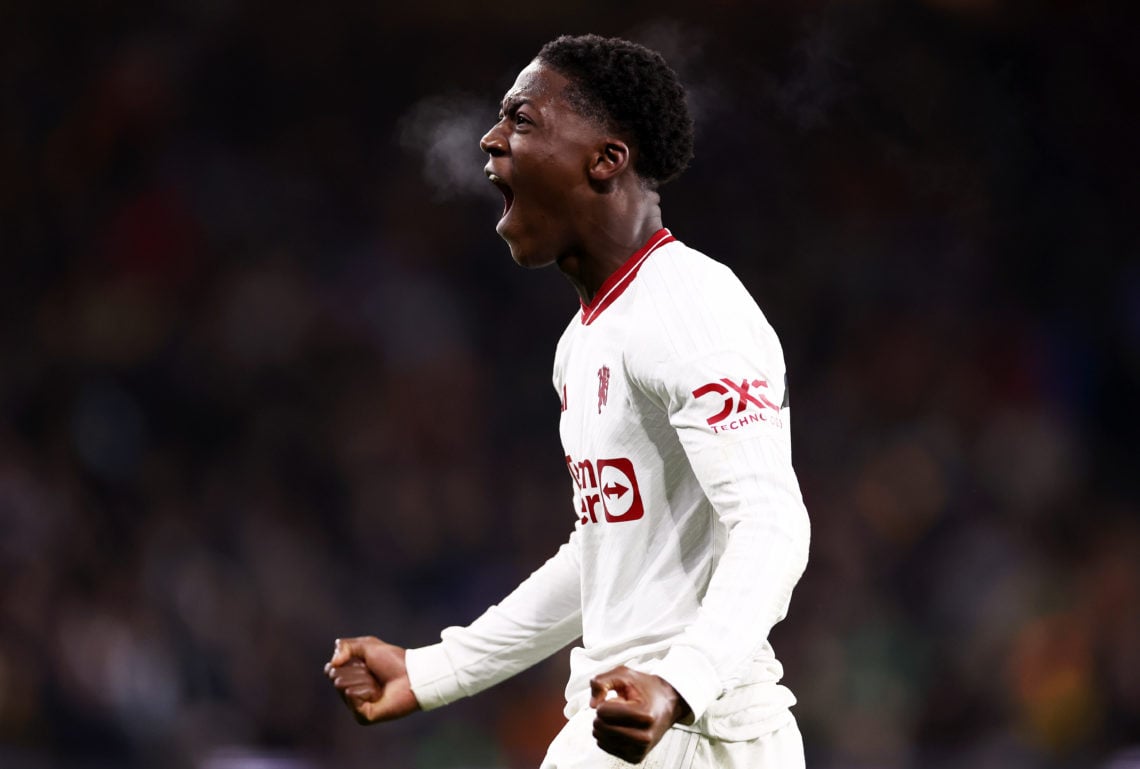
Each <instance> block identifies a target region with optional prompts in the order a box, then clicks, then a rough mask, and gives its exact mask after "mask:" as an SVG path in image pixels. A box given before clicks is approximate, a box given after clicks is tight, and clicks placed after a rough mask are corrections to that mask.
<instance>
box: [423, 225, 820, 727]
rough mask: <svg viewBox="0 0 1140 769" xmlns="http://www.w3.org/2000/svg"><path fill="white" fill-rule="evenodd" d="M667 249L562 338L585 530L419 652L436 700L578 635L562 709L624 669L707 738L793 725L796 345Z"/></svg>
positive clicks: (559, 379)
mask: <svg viewBox="0 0 1140 769" xmlns="http://www.w3.org/2000/svg"><path fill="white" fill-rule="evenodd" d="M662 233H665V235H668V233H667V232H666V231H662ZM659 234H660V233H659ZM651 242H652V241H651ZM657 243H658V247H656V248H655V249H654V250H652V252H651V253H648V255H646V254H645V253H639V254H638V255H635V257H634V258H633V259H631V260H630V263H627V265H626V267H625V268H623V269H622V270H619V274H617V275H615V276H614V277H613V278H611V280H610V281H607V284H606V286H603V290H602V291H599V298H600V299H601V298H604V299H605V301H604V302H599V301H595V303H594V304H593V305H592V306H591V307H589V308H583V312H582V313H581V314H580V315H576V317H575V318H574V319H573V320H572V321H571V323H570V325H569V326H568V328H567V329H566V331H565V333H564V334H563V336H562V338H561V340H560V341H559V343H558V349H557V352H556V355H555V365H554V387H555V391H556V392H557V393H558V394H559V396H560V397H561V398H563V401H564V403H563V408H564V410H563V412H562V418H561V424H560V432H561V437H562V443H563V447H564V448H565V453H566V461H567V468H568V469H569V470H570V474H571V476H572V478H574V483H573V490H574V510H575V513H576V516H577V522H576V524H575V529H574V532H573V533H572V534H571V536H570V538H569V540H568V541H567V543H566V544H564V545H563V546H562V548H561V549H560V550H559V551H558V552H557V553H556V554H555V555H554V557H552V558H551V559H550V560H549V561H547V562H546V564H544V565H543V566H542V567H541V568H539V569H538V570H537V571H536V572H535V573H534V574H532V575H531V576H530V577H529V578H528V579H527V580H525V581H524V582H523V583H522V584H521V585H520V586H519V587H518V588H517V589H516V590H515V591H514V592H513V593H511V595H510V596H508V597H507V598H506V599H505V600H504V601H503V602H502V603H500V604H499V605H497V606H493V607H491V608H490V609H489V610H488V611H487V613H485V614H484V615H483V616H482V617H480V618H479V619H478V620H476V621H475V622H474V623H472V624H471V625H470V626H468V627H466V628H458V627H455V628H448V629H447V630H445V631H444V632H443V634H442V640H441V642H440V643H439V644H435V645H433V646H429V647H425V648H423V649H413V650H409V651H408V655H407V663H408V673H409V676H410V678H411V682H412V688H413V691H414V692H415V694H416V697H417V698H418V699H419V701H420V704H421V706H423V707H424V708H425V709H430V708H433V707H438V706H439V705H442V704H445V703H447V702H450V701H452V700H454V699H456V698H458V697H461V696H466V695H471V694H474V693H476V692H477V691H480V690H482V689H484V688H486V687H488V686H491V685H492V684H494V683H497V682H498V681H501V680H503V679H504V678H507V677H508V676H510V675H513V674H514V673H516V672H518V671H520V670H522V669H524V668H526V667H528V666H529V665H532V664H534V663H535V662H538V661H539V660H541V659H543V658H545V657H546V656H548V655H550V654H551V653H553V652H554V651H556V650H557V649H559V648H561V647H562V646H564V645H566V644H568V643H570V642H571V641H573V640H574V639H575V638H578V637H579V636H581V638H582V644H581V646H580V647H578V648H576V649H574V650H573V651H572V653H571V674H570V680H569V683H568V684H567V688H566V698H567V708H566V713H567V717H568V718H572V717H573V716H574V714H575V713H577V712H579V711H581V710H583V709H584V708H585V707H586V705H587V704H588V701H589V681H590V678H591V677H593V676H594V675H597V674H599V673H602V672H605V671H608V670H610V669H612V668H614V667H617V666H618V665H622V664H624V665H627V666H629V667H632V668H635V669H638V670H641V671H644V672H648V673H654V674H657V675H659V676H661V677H662V678H664V679H665V680H666V681H668V682H669V683H670V684H672V685H673V687H674V688H676V689H677V691H678V692H679V693H680V694H681V696H682V697H684V698H685V700H686V702H687V703H688V704H689V706H690V707H691V708H692V710H693V713H694V718H695V723H694V724H693V725H692V727H691V728H692V729H694V730H696V731H698V732H700V733H701V734H704V735H706V736H710V737H713V738H716V739H720V740H728V741H747V740H753V739H755V738H758V737H760V736H763V735H764V734H768V733H770V732H772V730H773V729H774V728H777V727H778V725H779V724H780V723H782V722H783V721H785V720H786V719H787V717H788V716H787V712H788V711H787V708H788V707H789V706H790V705H791V704H793V703H794V702H795V698H794V697H793V696H792V694H791V692H789V691H788V690H787V689H786V688H784V687H783V686H780V685H779V684H778V681H779V679H780V678H781V676H782V674H783V671H782V668H781V666H780V663H779V662H778V661H777V659H776V657H775V655H774V653H773V651H772V648H771V646H770V645H769V644H768V641H767V638H768V632H769V631H770V629H771V627H772V626H773V625H774V624H775V623H776V622H778V621H780V620H781V619H782V618H783V617H784V615H785V613H786V611H787V608H788V603H789V600H790V596H791V592H792V588H793V587H794V586H795V584H796V582H797V581H798V579H799V577H800V575H801V574H802V572H803V569H804V566H805V564H806V561H807V550H808V540H809V524H808V518H807V513H806V511H805V509H804V506H803V501H802V499H801V496H800V492H799V486H798V483H797V481H796V477H795V474H794V472H793V470H792V464H791V448H790V446H791V444H790V439H789V428H790V424H789V410H788V408H787V406H786V403H785V395H786V393H785V371H784V361H783V353H782V350H781V348H780V344H779V341H778V339H777V337H776V334H775V332H774V331H773V330H772V328H771V326H770V325H769V324H768V322H767V320H766V319H765V318H764V316H763V314H762V313H761V311H760V309H759V308H758V307H757V306H756V303H755V301H754V300H753V299H752V297H751V296H750V295H749V294H748V292H747V290H746V289H745V288H744V287H743V285H742V284H741V283H740V282H739V280H737V278H736V277H735V276H734V275H733V274H732V272H731V271H730V270H728V268H726V267H724V266H723V265H721V264H719V263H717V262H715V261H713V260H711V259H709V258H708V257H706V256H704V255H703V254H700V253H699V252H697V251H695V250H693V249H690V248H688V247H686V246H685V245H683V244H681V243H680V242H677V241H672V240H671V237H667V238H658V241H657ZM643 251H644V249H643ZM634 262H636V268H635V267H631V265H632V264H633V263H634Z"/></svg>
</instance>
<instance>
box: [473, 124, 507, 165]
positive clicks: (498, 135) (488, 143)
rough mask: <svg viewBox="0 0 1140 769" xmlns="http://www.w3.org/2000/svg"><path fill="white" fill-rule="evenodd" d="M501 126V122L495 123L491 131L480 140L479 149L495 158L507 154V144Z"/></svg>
mask: <svg viewBox="0 0 1140 769" xmlns="http://www.w3.org/2000/svg"><path fill="white" fill-rule="evenodd" d="M501 125H502V123H501V122H499V123H495V125H493V126H491V130H490V131H488V132H487V133H485V134H483V138H482V139H480V140H479V149H481V150H483V151H484V152H486V153H487V154H488V155H490V156H491V157H493V158H497V157H501V156H503V155H505V154H507V142H506V140H505V139H504V138H503V133H502V131H501V130H499V127H500V126H501Z"/></svg>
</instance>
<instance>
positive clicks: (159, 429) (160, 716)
mask: <svg viewBox="0 0 1140 769" xmlns="http://www.w3.org/2000/svg"><path fill="white" fill-rule="evenodd" d="M1121 5H1123V4H1121ZM1135 29H1136V27H1135V26H1134V25H1130V24H1128V23H1127V21H1126V19H1125V17H1124V15H1123V14H1119V13H1118V12H1117V10H1116V7H1115V6H1113V5H1110V4H1108V3H1104V2H1088V3H1077V2H1048V3H1030V2H1015V1H1013V0H1009V1H1003V0H926V2H902V1H901V0H899V1H897V2H887V1H885V0H884V1H879V0H866V1H864V2H818V1H817V2H802V3H776V2H764V3H756V2H744V1H743V0H709V2H705V3H699V4H698V3H691V4H690V3H662V2H652V3H651V2H644V1H634V0H631V1H630V2H615V3H609V4H604V5H591V4H588V3H585V2H580V1H576V0H558V1H557V2H548V3H535V4H529V5H519V4H514V3H499V4H494V3H483V4H473V3H466V2H460V1H459V0H456V1H455V2H445V1H444V0H424V1H423V2H417V3H407V4H391V3H379V2H374V3H368V4H363V3H361V4H347V3H334V4H327V3H326V4H321V3H301V2H295V1H294V0H281V1H279V2H275V3H268V2H261V3H255V2H248V1H246V0H203V1H202V2H174V1H173V0H165V1H160V2H153V3H142V2H134V3H132V2H123V3H116V2H91V3H78V2H76V3H73V2H65V1H64V0H47V1H46V2H37V3H33V2H23V3H20V2H12V1H8V2H3V3H0V263H2V266H3V272H2V273H0V319H2V321H0V766H3V767H5V768H6V769H55V767H67V768H68V769H111V768H115V769H118V768H119V767H126V768H128V769H129V768H131V767H140V768H141V767H175V768H176V769H177V768H180V767H186V768H187V769H253V768H254V767H257V768H259V769H260V768H263V767H273V768H276V769H286V768H290V769H300V768H304V769H318V768H319V769H326V768H331V767H346V768H348V769H355V768H356V767H398V768H400V769H404V768H405V767H406V768H408V769H443V768H445V767H447V768H451V769H459V768H460V767H462V768H464V769H514V768H515V767H519V768H522V767H534V766H536V764H537V760H538V757H539V756H541V753H542V749H543V747H544V745H545V743H546V741H547V740H548V739H549V737H550V736H551V735H552V734H553V733H554V731H555V730H556V729H557V728H558V725H559V722H560V718H561V716H560V707H561V692H562V686H563V683H564V671H565V664H566V658H565V656H564V655H559V656H558V657H556V658H555V659H553V660H552V661H550V662H549V663H547V664H544V665H542V666H540V667H538V668H536V669H534V670H532V671H530V672H528V673H527V674H525V675H523V676H521V677H520V678H518V679H516V680H513V681H511V682H509V683H507V684H505V685H503V686H502V687H500V688H498V689H496V690H494V691H491V692H488V693H485V694H483V695H481V696H479V697H477V698H474V699H471V700H467V701H465V702H462V703H459V704H457V705H454V706H452V707H450V708H448V709H445V710H443V711H439V712H435V713H432V714H427V715H419V716H417V717H415V718H412V719H409V720H407V721H404V722H401V723H398V724H392V725H385V726H379V727H374V728H371V729H363V728H360V727H358V726H356V725H355V723H354V722H353V721H352V720H351V718H350V716H349V714H348V713H347V712H346V711H345V710H344V708H343V707H342V706H341V704H340V703H339V701H338V700H337V698H336V697H335V696H334V693H333V691H332V690H331V688H330V686H329V685H328V683H327V681H326V680H325V679H324V677H323V675H322V672H321V667H322V665H323V663H324V661H325V660H326V659H327V657H328V655H329V653H330V652H331V650H332V641H333V638H335V637H336V636H338V635H355V634H367V633H375V634H379V635H381V636H382V637H384V638H386V639H388V640H391V641H393V642H396V643H400V644H404V645H418V644H424V643H428V642H431V641H433V640H434V639H435V638H436V637H437V632H438V630H439V629H440V628H442V627H443V626H445V625H448V624H455V623H464V622H467V621H469V620H470V619H472V618H473V617H474V616H475V615H476V614H477V613H478V612H479V611H480V610H481V609H483V608H484V607H485V606H487V605H488V604H489V603H491V602H493V601H494V600H496V599H497V598H498V597H500V596H501V595H502V594H503V593H504V592H505V591H506V590H508V589H509V588H510V587H512V586H513V585H514V584H516V583H517V581H518V580H519V579H520V578H521V577H523V576H524V575H525V574H527V573H528V572H529V571H530V570H531V569H533V568H534V567H536V566H537V565H538V564H539V563H540V562H541V561H542V560H543V559H545V557H546V556H547V555H548V554H550V553H551V552H553V550H554V549H555V547H556V546H557V545H558V543H559V542H560V541H561V540H562V539H563V538H564V537H565V535H566V533H567V531H568V530H569V527H570V526H571V524H572V520H573V519H572V513H571V511H570V509H569V501H568V500H569V497H568V494H569V482H568V479H567V477H566V475H565V470H564V467H563V462H562V457H561V451H560V448H559V444H558V438H557V429H556V425H557V419H558V400H557V398H556V397H555V395H554V392H553V390H552V388H551V386H550V383H549V376H550V363H551V360H552V356H553V350H554V343H555V341H556V339H557V337H558V334H559V333H560V332H561V329H562V327H563V325H564V324H565V322H566V321H567V320H568V319H569V317H570V316H571V314H572V313H573V312H574V311H575V308H576V305H577V300H576V297H575V295H574V292H573V291H572V290H571V289H570V288H569V286H568V285H566V284H565V283H564V281H563V280H562V278H561V277H560V276H559V275H558V274H557V273H556V272H555V271H549V270H548V271H545V272H537V273H526V272H524V271H523V270H521V269H519V268H517V267H516V266H515V265H514V264H513V263H512V262H511V260H510V257H509V255H508V252H507V249H506V247H505V245H504V244H503V243H502V242H501V241H500V240H499V239H498V238H497V236H496V235H495V233H494V231H493V228H494V222H495V220H496V218H497V214H498V210H499V206H500V202H499V200H498V198H497V194H496V193H495V192H494V190H492V189H491V187H490V186H489V185H487V184H486V183H485V181H484V180H483V179H482V178H481V175H480V174H481V167H482V164H483V159H482V157H481V155H480V153H479V151H478V148H477V146H476V141H477V140H478V138H479V136H480V134H481V132H482V131H483V130H484V129H485V128H487V127H489V126H490V125H491V123H492V122H493V120H494V116H495V112H496V110H497V102H498V99H499V97H500V96H501V94H502V92H503V91H504V89H505V88H506V86H507V85H508V84H509V83H510V82H511V80H512V79H513V76H514V74H515V72H516V71H517V70H518V69H519V68H521V67H522V66H524V65H525V64H526V63H527V61H528V60H529V58H530V57H531V56H532V55H533V54H534V53H535V51H537V49H538V47H539V46H540V45H541V43H543V42H544V41H545V40H547V39H549V38H550V37H552V36H554V35H556V34H559V33H562V32H585V31H596V32H601V33H606V34H622V35H626V36H631V37H634V38H635V39H638V40H641V41H642V42H646V43H649V44H651V45H654V46H657V47H658V48H659V49H660V50H662V51H663V52H664V53H665V54H666V55H667V57H668V58H669V59H670V60H671V61H672V63H673V64H674V65H675V66H676V67H677V68H678V69H679V70H680V72H681V73H682V75H683V76H684V78H685V79H686V80H687V82H688V83H689V84H690V85H691V87H692V101H693V107H694V110H695V112H696V115H697V120H698V130H699V134H698V146H697V157H696V160H695V161H694V163H693V166H692V168H691V169H690V171H689V172H688V173H687V174H686V175H685V176H684V177H682V179H681V180H679V181H678V182H676V183H675V184H673V185H671V186H670V187H668V188H666V190H665V196H664V212H665V221H666V224H667V225H668V226H669V227H671V228H672V229H673V231H674V233H675V234H676V235H677V236H678V237H679V238H681V239H682V240H684V241H686V242H688V243H689V244H691V245H693V246H695V247H697V248H700V249H702V250H705V251H707V252H708V253H710V254H712V255H714V256H716V257H717V258H719V259H721V260H722V261H725V262H727V263H728V264H729V265H730V266H731V267H733V268H734V269H735V270H736V271H737V273H738V274H739V275H740V276H741V277H742V278H743V279H744V281H745V282H746V284H747V285H748V286H749V287H750V288H751V290H752V291H753V292H754V294H755V296H756V297H757V298H758V300H759V301H760V303H761V305H762V306H763V307H764V308H765V311H766V313H767V314H768V317H769V318H770V320H771V321H772V322H773V324H774V325H775V327H776V328H777V330H778V331H779V333H780V335H781V337H782V340H783V343H784V348H785V354H786V357H787V361H788V366H789V370H790V377H791V402H792V405H793V408H792V413H793V414H794V418H793V434H794V445H795V452H794V453H795V462H796V466H797V469H798V472H799V476H800V480H801V484H802V487H803V490H804V494H805V497H806V500H807V502H808V507H809V510H810V512H811V515H812V520H813V542H812V556H811V562H810V565H809V567H808V571H807V574H806V576H805V577H804V579H803V581H802V582H801V584H800V586H799V588H798V589H797V591H796V594H795V596H794V600H793V602H792V608H791V613H790V616H789V617H788V619H787V620H786V621H785V622H784V623H783V624H782V625H780V626H778V627H777V628H776V630H775V631H774V634H773V639H774V643H775V646H776V649H777V652H778V653H779V655H780V656H781V658H782V659H783V660H784V661H785V664H786V681H787V682H788V684H789V685H790V686H791V687H792V688H793V690H794V691H795V692H796V693H797V694H798V696H799V698H800V704H799V705H798V706H797V707H796V713H797V716H798V718H799V720H800V723H801V725H802V729H803V732H804V735H805V738H806V744H807V753H808V765H809V766H810V767H813V769H896V768H902V767H916V768H918V769H943V768H945V769H953V768H957V767H968V768H969V769H986V768H988V767H1002V768H1003V769H1020V768H1023V767H1024V768H1026V769H1028V768H1029V767H1034V768H1036V767H1050V768H1053V767H1055V768H1058V769H1069V768H1070V767H1072V768H1074V769H1075V768H1078V767H1094V768H1102V767H1110V766H1111V767H1113V769H1123V767H1136V766H1140V758H1138V757H1137V755H1136V753H1132V754H1131V755H1132V757H1131V758H1129V757H1128V753H1127V751H1129V750H1131V751H1136V750H1137V749H1138V748H1137V746H1140V517H1138V515H1137V513H1138V506H1137V485H1138V482H1137V473H1136V465H1137V449H1136V439H1137V432H1138V430H1137V427H1138V421H1140V417H1138V414H1140V409H1138V408H1137V406H1136V404H1135V398H1136V396H1137V394H1138V392H1140V389H1138V387H1137V385H1138V381H1137V380H1138V379H1140V260H1138V259H1137V256H1138V243H1140V238H1138V233H1137V218H1138V214H1137V210H1138V209H1137V204H1138V203H1140V197H1138V196H1137V194H1136V192H1137V174H1136V170H1137V168H1138V167H1140V164H1137V163H1136V160H1137V158H1136V152H1135V151H1134V144H1135V143H1136V138H1137V132H1136V121H1135V118H1136V111H1135V110H1134V108H1133V107H1134V105H1133V104H1131V103H1130V102H1132V101H1134V97H1135V95H1136V87H1137V86H1136V84H1137V82H1140V67H1138V65H1137V42H1138V41H1137V39H1136V38H1137V35H1136V34H1135Z"/></svg>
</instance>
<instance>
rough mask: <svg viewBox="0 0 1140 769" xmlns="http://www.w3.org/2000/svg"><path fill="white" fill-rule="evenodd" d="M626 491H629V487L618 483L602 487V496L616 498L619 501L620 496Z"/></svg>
mask: <svg viewBox="0 0 1140 769" xmlns="http://www.w3.org/2000/svg"><path fill="white" fill-rule="evenodd" d="M627 491H629V487H628V486H622V485H621V484H620V483H611V484H609V485H607V486H603V487H602V493H603V494H605V495H606V496H607V497H617V498H618V499H621V496H622V494H625V493H626V492H627Z"/></svg>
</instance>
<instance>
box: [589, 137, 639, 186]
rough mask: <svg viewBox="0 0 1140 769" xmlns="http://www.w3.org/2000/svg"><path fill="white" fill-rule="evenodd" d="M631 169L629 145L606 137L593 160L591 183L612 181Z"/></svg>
mask: <svg viewBox="0 0 1140 769" xmlns="http://www.w3.org/2000/svg"><path fill="white" fill-rule="evenodd" d="M629 167H630V157H629V145H628V144H626V143H625V142H623V141H622V140H621V139H615V138H613V137H606V138H605V139H603V140H602V142H601V143H600V144H599V145H598V148H597V150H596V151H595V152H594V155H593V157H592V158H591V162H590V168H589V174H590V181H592V182H602V183H604V182H608V181H612V180H613V179H616V178H617V177H618V176H620V175H621V174H622V173H624V172H625V170H626V169H627V168H629Z"/></svg>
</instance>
